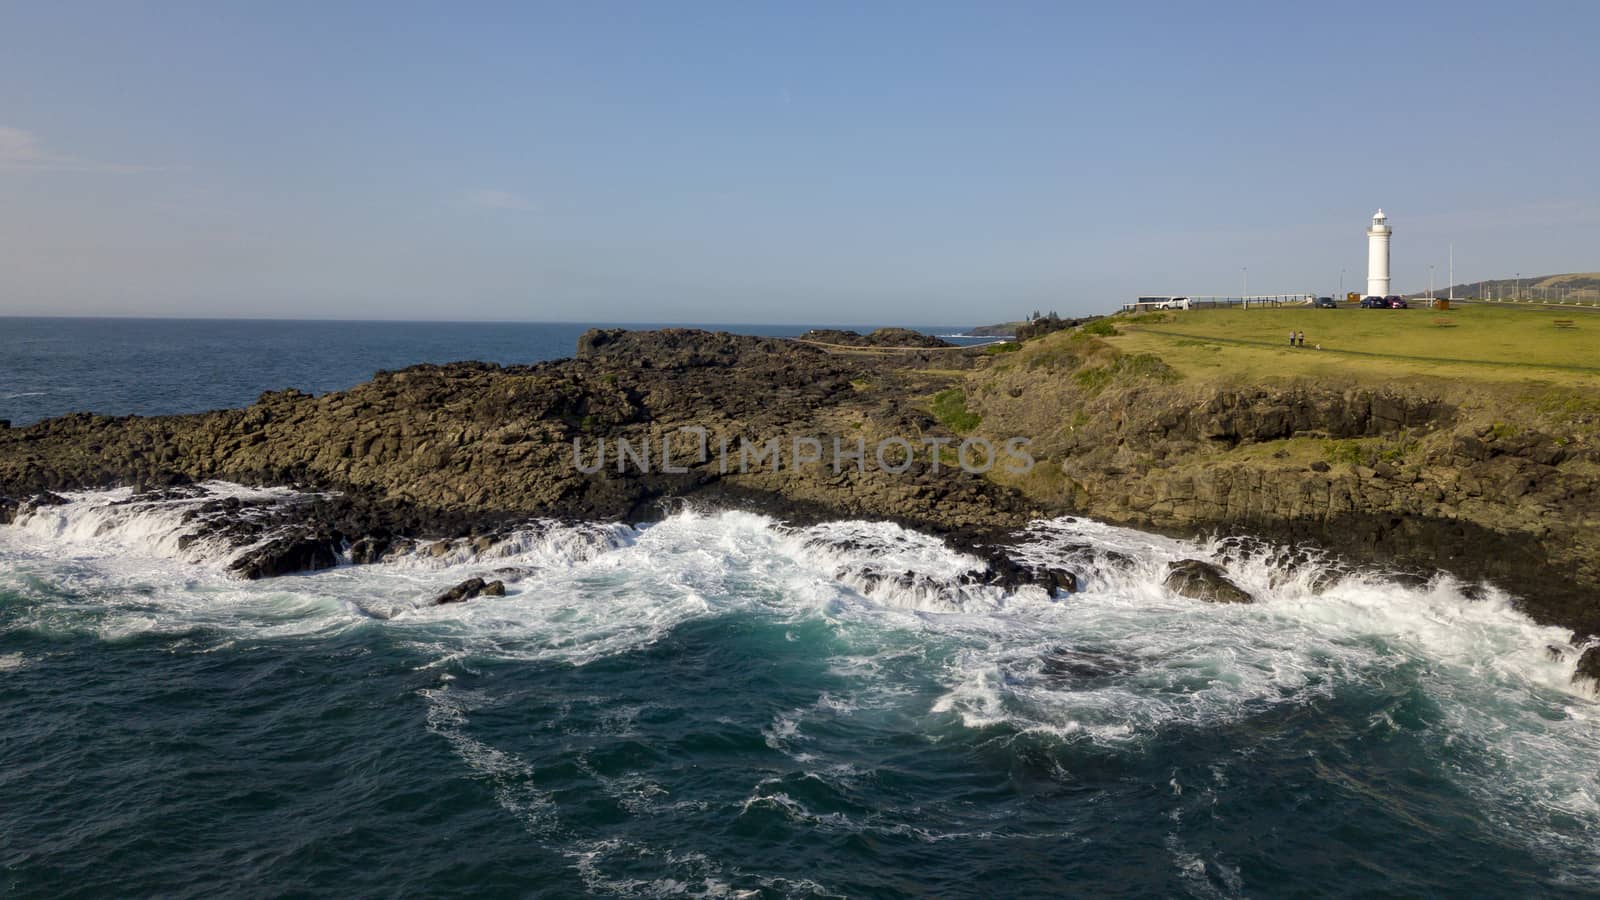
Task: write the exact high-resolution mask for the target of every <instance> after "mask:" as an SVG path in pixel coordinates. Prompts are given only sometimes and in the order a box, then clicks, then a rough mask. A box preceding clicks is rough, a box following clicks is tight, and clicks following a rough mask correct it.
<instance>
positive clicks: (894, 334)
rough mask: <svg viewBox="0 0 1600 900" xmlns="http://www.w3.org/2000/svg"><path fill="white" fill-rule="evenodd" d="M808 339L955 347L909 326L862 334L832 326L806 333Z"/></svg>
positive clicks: (849, 344) (855, 344)
mask: <svg viewBox="0 0 1600 900" xmlns="http://www.w3.org/2000/svg"><path fill="white" fill-rule="evenodd" d="M804 339H805V340H808V341H817V342H818V343H823V344H840V345H842V346H846V347H954V346H955V345H954V344H952V343H950V342H949V341H946V340H943V339H942V338H937V337H934V336H933V335H931V334H923V333H922V332H920V331H912V330H911V329H909V328H879V329H878V330H876V331H874V332H872V333H871V334H861V333H859V332H855V331H838V330H834V329H831V328H816V329H812V330H811V331H808V332H806V333H805V335H804Z"/></svg>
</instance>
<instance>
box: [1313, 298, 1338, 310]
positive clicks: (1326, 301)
mask: <svg viewBox="0 0 1600 900" xmlns="http://www.w3.org/2000/svg"><path fill="white" fill-rule="evenodd" d="M1338 308H1339V304H1337V303H1335V302H1333V298H1332V297H1318V298H1317V309H1338Z"/></svg>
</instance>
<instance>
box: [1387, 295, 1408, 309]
mask: <svg viewBox="0 0 1600 900" xmlns="http://www.w3.org/2000/svg"><path fill="white" fill-rule="evenodd" d="M1383 299H1384V300H1385V301H1386V302H1387V303H1388V304H1389V308H1390V309H1410V308H1411V307H1409V306H1406V298H1404V297H1385V298H1383Z"/></svg>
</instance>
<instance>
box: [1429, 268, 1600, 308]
mask: <svg viewBox="0 0 1600 900" xmlns="http://www.w3.org/2000/svg"><path fill="white" fill-rule="evenodd" d="M1451 293H1452V292H1451V289H1450V288H1449V287H1442V288H1436V289H1435V290H1434V292H1433V295H1434V296H1435V297H1449V296H1451ZM1427 295H1428V292H1427V291H1418V292H1416V293H1415V294H1409V295H1407V296H1410V297H1426V296H1427ZM1454 295H1455V296H1456V297H1458V298H1468V299H1495V300H1499V299H1502V298H1503V299H1506V300H1510V299H1513V298H1521V299H1524V300H1550V301H1559V300H1566V301H1568V302H1579V303H1593V302H1596V301H1600V272H1572V273H1568V274H1566V275H1529V276H1526V277H1524V278H1521V279H1517V278H1499V279H1492V280H1489V281H1469V282H1467V283H1466V284H1458V285H1456V286H1455V291H1454Z"/></svg>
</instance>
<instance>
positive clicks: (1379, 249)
mask: <svg viewBox="0 0 1600 900" xmlns="http://www.w3.org/2000/svg"><path fill="white" fill-rule="evenodd" d="M1393 233H1394V232H1393V231H1391V230H1390V228H1389V220H1388V218H1386V217H1385V216H1384V214H1383V210H1381V209H1380V210H1378V211H1377V213H1376V214H1374V215H1373V217H1372V227H1371V228H1368V229H1367V296H1368V297H1387V296H1389V236H1390V235H1391V234H1393Z"/></svg>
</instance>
